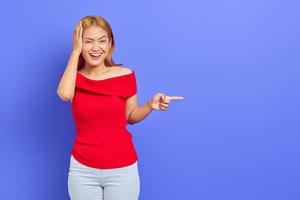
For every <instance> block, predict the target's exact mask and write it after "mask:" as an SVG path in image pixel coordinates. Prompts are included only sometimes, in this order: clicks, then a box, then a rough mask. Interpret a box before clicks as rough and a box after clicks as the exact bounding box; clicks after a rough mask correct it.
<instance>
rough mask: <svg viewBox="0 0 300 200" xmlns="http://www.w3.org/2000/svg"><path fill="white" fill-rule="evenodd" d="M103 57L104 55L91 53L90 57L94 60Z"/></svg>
mask: <svg viewBox="0 0 300 200" xmlns="http://www.w3.org/2000/svg"><path fill="white" fill-rule="evenodd" d="M101 55H102V53H90V56H91V57H92V58H99V57H100V56H101Z"/></svg>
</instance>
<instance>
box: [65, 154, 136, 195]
mask: <svg viewBox="0 0 300 200" xmlns="http://www.w3.org/2000/svg"><path fill="white" fill-rule="evenodd" d="M68 192H69V195H70V198H71V200H138V198H139V193H140V178H139V172H138V165H137V162H135V163H134V164H132V165H129V166H126V167H121V168H114V169H97V168H91V167H88V166H86V165H83V164H81V163H80V162H78V161H77V160H76V159H75V158H74V157H73V156H72V155H71V158H70V168H69V174H68Z"/></svg>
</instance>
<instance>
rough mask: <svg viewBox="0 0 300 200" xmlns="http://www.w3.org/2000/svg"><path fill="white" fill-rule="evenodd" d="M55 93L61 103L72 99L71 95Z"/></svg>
mask: <svg viewBox="0 0 300 200" xmlns="http://www.w3.org/2000/svg"><path fill="white" fill-rule="evenodd" d="M56 93H57V95H58V96H59V98H60V99H61V100H62V101H71V100H72V99H73V95H70V94H64V93H60V92H59V91H57V92H56Z"/></svg>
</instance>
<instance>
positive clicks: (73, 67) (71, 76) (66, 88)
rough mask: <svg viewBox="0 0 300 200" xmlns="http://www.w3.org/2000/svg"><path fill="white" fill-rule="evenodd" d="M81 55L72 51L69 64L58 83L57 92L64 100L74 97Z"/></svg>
mask: <svg viewBox="0 0 300 200" xmlns="http://www.w3.org/2000/svg"><path fill="white" fill-rule="evenodd" d="M79 55H80V53H77V52H74V51H72V53H71V55H70V58H69V62H68V65H67V67H66V69H65V71H64V73H63V75H62V77H61V79H60V82H59V84H58V88H57V94H58V96H59V97H60V98H61V99H62V100H65V101H68V100H70V99H72V98H73V95H74V91H75V81H76V73H77V64H78V58H79Z"/></svg>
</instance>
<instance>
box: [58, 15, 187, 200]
mask: <svg viewBox="0 0 300 200" xmlns="http://www.w3.org/2000/svg"><path fill="white" fill-rule="evenodd" d="M113 50H114V36H113V33H112V30H111V27H110V25H109V23H108V22H107V21H106V20H105V19H104V18H102V17H100V16H86V17H84V18H83V19H82V20H80V22H79V23H78V24H77V25H76V28H75V30H74V35H73V51H72V53H71V56H70V58H69V62H68V65H67V67H66V69H65V71H64V73H63V75H62V77H61V80H60V83H59V86H58V90H57V94H58V96H59V97H60V98H61V99H62V100H63V101H71V103H72V113H73V118H74V121H75V127H76V131H77V135H76V138H75V141H74V147H73V149H72V152H71V157H70V169H69V175H68V191H69V195H70V198H71V199H72V200H103V199H104V200H137V199H138V197H139V192H140V182H139V174H138V166H137V160H138V157H137V153H136V151H135V148H134V145H133V142H132V136H131V133H130V132H129V131H128V130H127V128H126V125H127V124H135V123H138V122H140V121H142V120H143V119H145V117H146V116H147V115H148V114H149V113H150V112H151V111H152V110H160V111H165V110H166V109H167V108H168V105H169V103H170V100H172V99H183V97H178V96H166V95H165V94H163V93H157V94H155V95H154V96H153V97H152V98H151V99H150V100H149V101H148V102H147V103H145V104H144V105H142V106H139V105H138V102H137V94H136V92H137V86H136V77H135V73H134V71H133V70H131V69H129V68H127V67H122V65H121V64H115V63H114V61H113V59H112V53H113Z"/></svg>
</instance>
